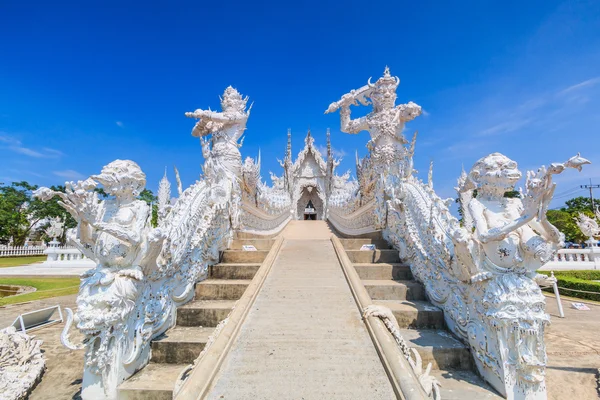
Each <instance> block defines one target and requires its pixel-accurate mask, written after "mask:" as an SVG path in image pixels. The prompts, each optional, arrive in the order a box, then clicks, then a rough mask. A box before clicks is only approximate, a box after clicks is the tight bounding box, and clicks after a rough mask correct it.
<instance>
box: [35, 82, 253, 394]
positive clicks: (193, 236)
mask: <svg viewBox="0 0 600 400" xmlns="http://www.w3.org/2000/svg"><path fill="white" fill-rule="evenodd" d="M221 104H222V106H223V113H215V112H212V111H210V110H209V111H203V110H196V111H195V112H194V113H188V116H190V117H194V118H199V119H200V121H199V122H198V123H197V124H196V126H195V128H194V130H193V132H192V133H193V134H194V135H197V136H200V139H201V142H202V148H203V155H204V157H205V163H204V167H203V170H204V173H205V179H203V180H201V181H199V182H196V183H195V184H194V185H192V186H191V187H189V188H188V189H186V190H185V191H181V189H179V190H178V191H180V196H179V198H178V199H177V201H176V202H175V204H173V205H172V206H168V203H170V200H167V199H168V198H169V197H170V184H169V183H168V180H167V179H166V177H165V178H163V181H162V182H161V184H160V190H159V211H160V219H159V226H158V227H157V228H152V227H151V226H150V219H151V211H150V207H149V206H148V205H147V204H146V203H145V202H143V201H140V200H136V199H135V198H136V196H137V195H138V194H139V193H140V192H141V191H142V190H143V188H144V186H145V182H146V178H145V175H144V173H143V172H142V171H141V169H140V168H139V166H138V165H137V164H136V163H134V162H133V161H122V160H117V161H114V162H112V163H110V164H108V165H107V166H105V167H104V168H103V169H102V173H101V174H99V175H95V176H92V177H90V178H89V179H87V180H85V181H79V182H77V183H74V182H67V183H66V185H65V186H66V193H59V192H55V191H52V190H50V189H48V188H41V189H39V190H38V191H37V192H36V196H38V197H39V198H41V199H42V200H47V199H49V198H51V197H53V196H59V197H60V198H61V202H60V204H61V205H62V206H63V207H64V208H65V209H66V210H67V211H69V212H70V213H71V214H72V215H73V217H74V218H75V219H76V220H77V222H78V226H77V230H76V231H74V232H73V233H72V234H71V235H70V237H69V239H70V240H71V241H72V242H73V243H75V245H76V246H77V247H78V248H79V249H80V250H81V251H82V252H83V253H84V254H85V255H86V256H88V257H89V258H91V259H93V260H95V261H96V262H97V266H96V267H95V268H93V269H91V270H90V271H88V272H87V273H85V274H83V275H82V277H81V286H80V291H79V295H78V298H77V305H78V309H77V316H76V321H77V327H78V328H79V329H80V330H81V331H82V333H83V334H84V335H85V339H84V342H83V344H80V345H73V344H72V343H70V341H69V339H68V335H67V331H68V329H69V326H70V325H71V323H72V319H73V318H72V313H71V312H70V310H69V311H67V313H68V316H69V318H68V323H67V324H66V327H65V332H64V335H63V339H64V340H63V343H64V344H65V345H66V346H68V347H70V348H85V367H84V377H83V390H82V397H83V398H84V399H97V398H108V399H114V398H116V396H117V386H118V385H119V383H121V382H122V381H123V380H124V379H126V378H127V377H129V376H130V375H131V374H133V373H134V372H135V371H137V370H139V369H140V368H142V367H143V366H144V365H145V364H146V363H147V362H148V360H149V357H150V346H149V345H150V341H151V340H152V338H154V337H156V336H158V335H160V334H162V333H163V332H164V331H165V330H167V329H168V328H169V327H171V326H172V325H173V324H174V322H175V311H176V308H177V306H179V305H181V304H184V303H185V302H187V301H189V300H191V298H192V297H193V293H194V291H193V288H194V285H195V284H196V282H197V281H199V280H202V279H204V278H205V277H206V275H207V271H208V266H209V265H211V264H215V263H217V262H218V259H219V251H220V250H223V249H224V248H225V247H226V245H227V243H228V241H229V239H230V238H231V236H232V233H233V228H234V227H237V226H239V223H240V219H241V210H240V205H241V188H240V184H239V178H240V177H241V176H240V173H241V157H239V150H238V147H239V146H240V144H238V143H237V140H238V139H239V137H240V136H241V134H242V132H243V130H244V129H245V124H246V120H247V117H248V113H249V111H245V104H246V100H245V99H242V97H241V96H240V95H239V93H238V92H237V91H236V90H235V89H233V88H231V87H229V88H227V89H226V90H225V94H224V95H223V98H222V101H221ZM208 135H211V137H210V138H206V136H208ZM176 175H177V177H178V173H177V172H176ZM177 181H178V187H179V188H180V187H181V184H180V181H179V179H178V178H177ZM98 184H102V185H103V187H104V190H105V191H106V192H107V193H108V194H110V195H112V196H114V199H109V200H103V201H100V199H99V198H98V196H97V194H96V193H95V192H94V191H93V189H94V188H95V187H96V186H97V185H98Z"/></svg>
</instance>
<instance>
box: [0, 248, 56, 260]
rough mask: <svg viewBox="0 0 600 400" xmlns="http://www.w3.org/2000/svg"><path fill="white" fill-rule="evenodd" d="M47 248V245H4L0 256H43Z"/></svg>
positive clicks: (0, 250) (0, 249)
mask: <svg viewBox="0 0 600 400" xmlns="http://www.w3.org/2000/svg"><path fill="white" fill-rule="evenodd" d="M46 249H47V247H46V246H16V247H14V246H3V247H0V257H18V256H43V255H44V250H46Z"/></svg>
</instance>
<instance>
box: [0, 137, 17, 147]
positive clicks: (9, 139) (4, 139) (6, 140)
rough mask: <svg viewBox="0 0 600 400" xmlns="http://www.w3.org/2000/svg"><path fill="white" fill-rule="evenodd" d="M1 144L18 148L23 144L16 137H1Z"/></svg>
mask: <svg viewBox="0 0 600 400" xmlns="http://www.w3.org/2000/svg"><path fill="white" fill-rule="evenodd" d="M0 142H2V143H7V144H11V145H14V146H18V145H20V144H21V141H20V140H17V139H15V138H14V137H12V136H9V135H0Z"/></svg>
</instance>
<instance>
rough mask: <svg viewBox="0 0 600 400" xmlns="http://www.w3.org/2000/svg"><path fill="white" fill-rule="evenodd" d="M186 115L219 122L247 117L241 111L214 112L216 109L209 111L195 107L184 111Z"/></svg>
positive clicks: (236, 120)
mask: <svg viewBox="0 0 600 400" xmlns="http://www.w3.org/2000/svg"><path fill="white" fill-rule="evenodd" d="M185 116H186V117H190V118H198V119H207V120H210V121H214V122H221V123H227V122H239V121H244V120H245V119H247V118H248V115H246V114H242V113H237V112H236V113H223V112H216V111H211V110H201V109H197V110H196V111H194V112H187V113H185Z"/></svg>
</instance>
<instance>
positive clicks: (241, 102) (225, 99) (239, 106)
mask: <svg viewBox="0 0 600 400" xmlns="http://www.w3.org/2000/svg"><path fill="white" fill-rule="evenodd" d="M219 99H220V100H221V108H222V109H223V110H225V109H228V108H235V109H236V110H239V111H244V110H245V109H246V103H247V102H248V96H246V97H242V95H241V94H240V92H238V91H237V90H236V89H235V88H233V87H232V86H228V87H227V89H225V91H224V92H223V96H222V97H221V96H219Z"/></svg>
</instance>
